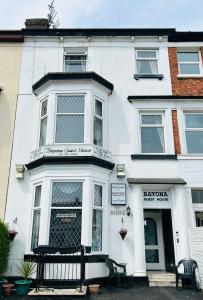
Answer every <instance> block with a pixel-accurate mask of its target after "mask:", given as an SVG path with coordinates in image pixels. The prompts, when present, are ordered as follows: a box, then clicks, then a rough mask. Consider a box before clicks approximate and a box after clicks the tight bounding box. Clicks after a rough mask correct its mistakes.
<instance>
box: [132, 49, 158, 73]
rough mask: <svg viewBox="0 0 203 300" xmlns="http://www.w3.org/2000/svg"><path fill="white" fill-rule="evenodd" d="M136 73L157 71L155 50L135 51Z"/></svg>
mask: <svg viewBox="0 0 203 300" xmlns="http://www.w3.org/2000/svg"><path fill="white" fill-rule="evenodd" d="M136 65H137V73H138V74H142V75H148V74H149V75H150V74H152V75H153V74H157V73H158V58H157V51H156V50H137V51H136Z"/></svg>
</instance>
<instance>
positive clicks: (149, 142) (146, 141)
mask: <svg viewBox="0 0 203 300" xmlns="http://www.w3.org/2000/svg"><path fill="white" fill-rule="evenodd" d="M141 141H142V152H143V153H163V152H164V130H163V127H142V128H141Z"/></svg>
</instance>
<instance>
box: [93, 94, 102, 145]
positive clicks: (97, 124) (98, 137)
mask: <svg viewBox="0 0 203 300" xmlns="http://www.w3.org/2000/svg"><path fill="white" fill-rule="evenodd" d="M94 104H95V105H94V145H97V146H100V147H102V146H103V102H102V101H100V100H97V99H95V103H94Z"/></svg>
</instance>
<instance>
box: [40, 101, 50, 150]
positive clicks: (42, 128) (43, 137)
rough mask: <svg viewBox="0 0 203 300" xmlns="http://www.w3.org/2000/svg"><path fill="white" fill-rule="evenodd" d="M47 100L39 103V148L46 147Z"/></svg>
mask: <svg viewBox="0 0 203 300" xmlns="http://www.w3.org/2000/svg"><path fill="white" fill-rule="evenodd" d="M47 103H48V102H47V100H44V101H42V102H41V112H40V137H39V146H40V147H41V146H44V145H46V136H47V117H48V115H47Z"/></svg>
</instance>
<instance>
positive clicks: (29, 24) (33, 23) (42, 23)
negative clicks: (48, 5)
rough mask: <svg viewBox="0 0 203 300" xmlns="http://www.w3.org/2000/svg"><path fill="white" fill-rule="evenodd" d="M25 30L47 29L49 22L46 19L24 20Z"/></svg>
mask: <svg viewBox="0 0 203 300" xmlns="http://www.w3.org/2000/svg"><path fill="white" fill-rule="evenodd" d="M25 28H27V29H48V28H49V22H48V19H46V18H34V19H26V21H25Z"/></svg>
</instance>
